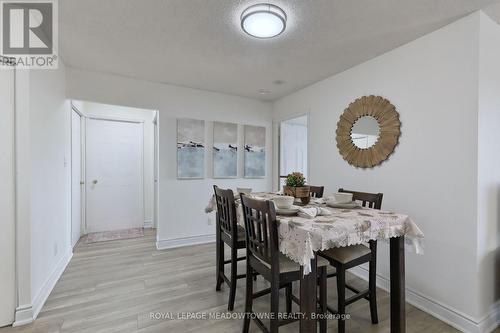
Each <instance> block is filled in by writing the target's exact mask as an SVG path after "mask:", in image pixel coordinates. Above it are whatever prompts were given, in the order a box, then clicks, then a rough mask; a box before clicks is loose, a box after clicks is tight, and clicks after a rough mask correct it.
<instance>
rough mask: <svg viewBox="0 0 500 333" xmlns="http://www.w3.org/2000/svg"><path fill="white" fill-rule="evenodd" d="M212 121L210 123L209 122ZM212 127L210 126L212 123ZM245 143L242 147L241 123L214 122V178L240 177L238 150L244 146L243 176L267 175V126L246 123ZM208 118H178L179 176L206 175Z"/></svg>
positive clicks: (194, 176)
mask: <svg viewBox="0 0 500 333" xmlns="http://www.w3.org/2000/svg"><path fill="white" fill-rule="evenodd" d="M209 124H210V123H209ZM208 128H209V129H210V127H208ZM242 128H243V132H244V133H243V147H239V145H240V143H239V140H238V124H234V123H225V122H217V121H216V122H213V146H212V157H213V178H237V177H238V150H239V148H243V152H244V153H243V157H244V162H243V176H244V177H245V178H262V177H265V176H266V128H265V127H259V126H250V125H245V126H242ZM207 145H208V147H210V142H207V141H206V140H205V121H204V120H196V119H178V120H177V178H178V179H200V178H204V177H205V150H206V147H207Z"/></svg>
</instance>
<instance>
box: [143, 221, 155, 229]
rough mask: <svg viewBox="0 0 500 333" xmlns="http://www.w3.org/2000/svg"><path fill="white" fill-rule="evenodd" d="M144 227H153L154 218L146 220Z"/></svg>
mask: <svg viewBox="0 0 500 333" xmlns="http://www.w3.org/2000/svg"><path fill="white" fill-rule="evenodd" d="M143 228H147V229H149V228H153V220H144V224H143Z"/></svg>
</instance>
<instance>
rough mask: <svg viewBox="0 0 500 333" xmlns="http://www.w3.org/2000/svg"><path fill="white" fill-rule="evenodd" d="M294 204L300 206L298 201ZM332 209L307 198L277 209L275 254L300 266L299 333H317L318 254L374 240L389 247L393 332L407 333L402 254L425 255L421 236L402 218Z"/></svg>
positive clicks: (265, 195)
mask: <svg viewBox="0 0 500 333" xmlns="http://www.w3.org/2000/svg"><path fill="white" fill-rule="evenodd" d="M247 195H249V196H251V197H253V198H255V199H258V200H272V199H273V198H275V197H276V196H280V195H282V194H281V193H276V192H258V193H250V194H247ZM296 204H300V202H298V201H296ZM236 206H237V219H238V223H239V224H240V225H242V226H243V227H244V220H243V211H242V209H241V205H240V202H239V199H236ZM331 206H332V205H330V202H329V201H328V200H327V199H325V198H311V200H310V202H309V203H308V204H306V205H303V204H301V206H299V207H298V210H299V211H298V212H297V214H296V215H289V214H287V215H280V214H279V210H278V211H277V212H278V214H277V222H278V234H279V250H280V252H281V253H283V254H284V255H286V256H287V257H288V258H290V259H292V260H293V261H295V262H297V263H298V264H300V267H301V273H302V274H301V280H300V313H301V319H300V332H301V333H313V332H314V333H316V331H317V321H316V319H315V318H314V315H313V314H314V313H315V312H316V305H317V291H316V290H317V289H316V288H317V280H316V260H317V253H318V251H323V250H327V249H330V248H336V247H343V246H350V245H356V244H366V243H367V242H369V241H370V240H377V241H382V242H388V243H389V260H390V328H391V332H392V333H405V332H406V314H405V251H412V252H414V253H417V254H423V240H424V234H423V232H422V231H421V230H420V228H419V227H418V226H417V225H416V224H415V222H413V220H412V219H411V218H410V217H409V216H408V215H405V214H400V213H395V212H391V211H384V210H376V209H371V208H367V207H361V206H357V207H352V208H342V207H341V205H340V206H339V205H333V206H334V207H331ZM215 209H216V203H215V199H214V198H211V199H210V201H209V203H208V206H207V208H206V209H205V212H207V213H209V212H211V211H213V210H215Z"/></svg>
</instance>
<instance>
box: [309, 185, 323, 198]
mask: <svg viewBox="0 0 500 333" xmlns="http://www.w3.org/2000/svg"><path fill="white" fill-rule="evenodd" d="M309 187H310V190H309V191H310V193H311V198H323V192H325V187H324V186H309Z"/></svg>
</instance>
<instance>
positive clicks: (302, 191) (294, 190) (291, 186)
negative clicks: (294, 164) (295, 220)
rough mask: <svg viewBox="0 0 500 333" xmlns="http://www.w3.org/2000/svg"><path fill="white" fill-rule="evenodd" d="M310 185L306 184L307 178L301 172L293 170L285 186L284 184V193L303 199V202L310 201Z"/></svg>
mask: <svg viewBox="0 0 500 333" xmlns="http://www.w3.org/2000/svg"><path fill="white" fill-rule="evenodd" d="M310 191H311V189H310V187H309V186H307V185H306V178H305V177H304V175H303V174H302V173H300V172H292V173H291V174H289V175H288V176H287V177H286V183H285V186H283V193H284V194H285V195H289V196H292V197H295V198H298V199H300V200H301V201H302V203H303V204H307V203H309V200H310V199H311V197H310Z"/></svg>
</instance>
